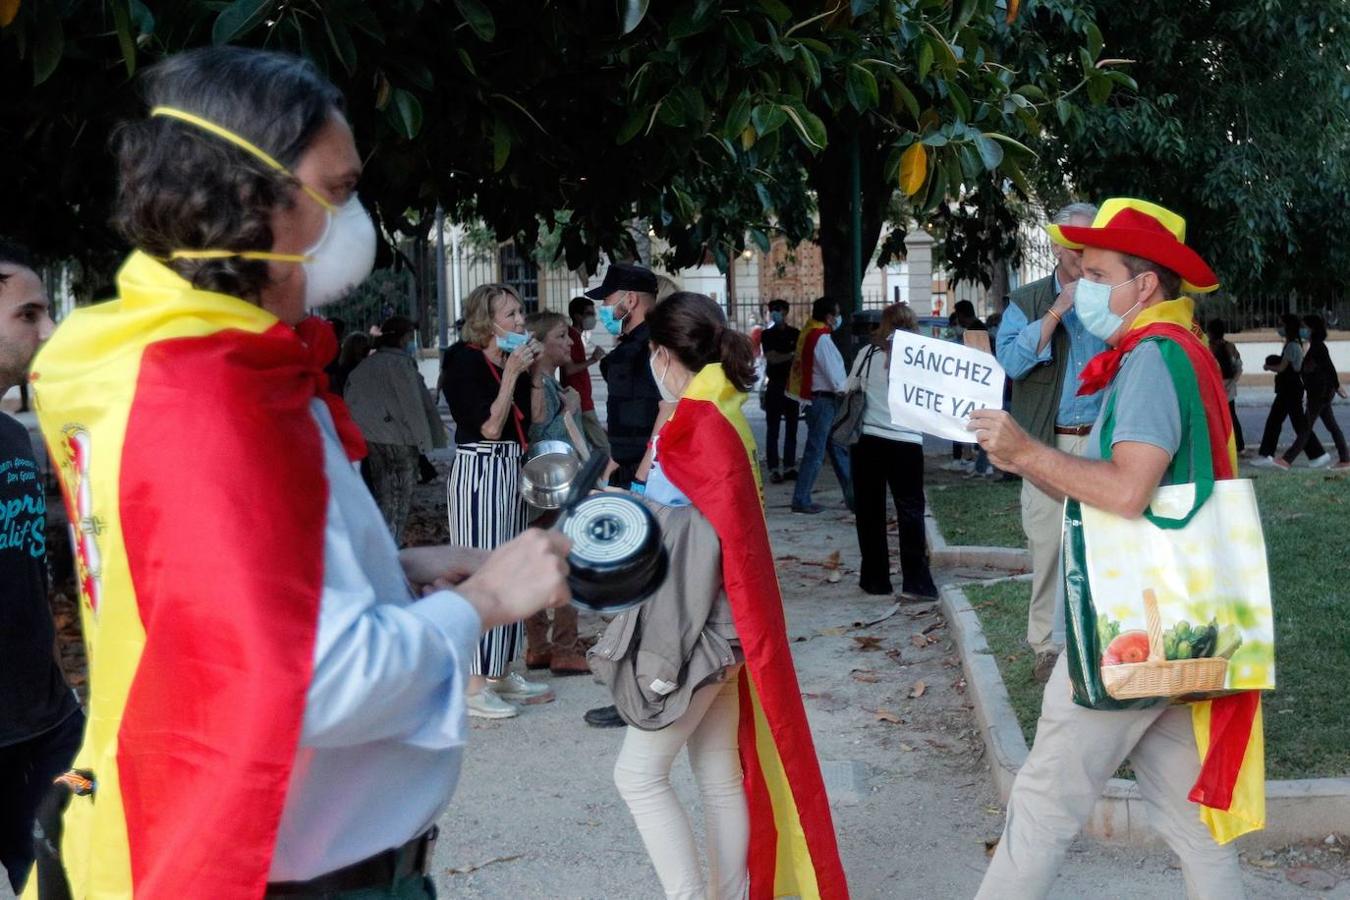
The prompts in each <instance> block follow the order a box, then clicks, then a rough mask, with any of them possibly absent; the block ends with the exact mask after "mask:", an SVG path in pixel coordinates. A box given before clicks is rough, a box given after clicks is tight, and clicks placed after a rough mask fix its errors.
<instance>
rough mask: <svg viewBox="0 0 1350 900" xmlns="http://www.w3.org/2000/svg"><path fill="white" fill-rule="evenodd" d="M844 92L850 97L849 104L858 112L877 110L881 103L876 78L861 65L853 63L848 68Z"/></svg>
mask: <svg viewBox="0 0 1350 900" xmlns="http://www.w3.org/2000/svg"><path fill="white" fill-rule="evenodd" d="M844 91H845V93H846V94H847V95H848V102H849V103H852V104H853V108H854V109H856V110H857V111H858V112H866V111H867V110H869V109H875V108H876V107H877V106H878V105H879V104H880V102H881V100H880V95H879V93H878V91H877V79H876V76H875V75H873V74H872V73H871V72H869V71H868V70H867V68H866V67H865V66H862V65H860V64H859V63H852V64H851V65H850V66H849V67H848V76H847V78H846V80H845V82H844Z"/></svg>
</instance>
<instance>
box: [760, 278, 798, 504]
mask: <svg viewBox="0 0 1350 900" xmlns="http://www.w3.org/2000/svg"><path fill="white" fill-rule="evenodd" d="M787 314H788V303H787V301H786V300H782V299H777V300H770V301H769V324H768V327H766V328H765V329H764V331H763V332H762V333H761V334H760V337H759V345H760V348H761V349H762V350H763V351H764V375H765V385H764V417H765V419H766V420H767V425H768V435H767V440H766V443H767V444H768V449H767V451H766V452H767V454H768V460H767V461H768V464H769V480H770V481H772V482H773V483H774V484H781V483H782V482H783V481H784V480H787V481H794V480H795V479H796V478H797V420H798V419H799V418H801V414H802V413H801V407H800V406H799V405H798V404H797V401H796V400H793V399H792V398H791V397H789V396H788V395H787V383H788V376H789V375H790V374H791V373H792V361H793V359H795V358H796V356H797V337H798V335H800V333H801V332H799V331H798V330H797V329H796V328H793V327H792V326H791V325H789V324H788V323H787ZM780 425H782V427H783V430H784V431H785V432H786V436H785V438H784V441H783V456H782V460H781V467H780V460H779V456H778V430H779V426H780ZM784 469H786V470H787V471H783V470H784Z"/></svg>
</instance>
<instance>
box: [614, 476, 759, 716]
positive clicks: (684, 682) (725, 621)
mask: <svg viewBox="0 0 1350 900" xmlns="http://www.w3.org/2000/svg"><path fill="white" fill-rule="evenodd" d="M646 505H647V508H648V509H650V510H651V511H652V514H653V515H655V516H656V519H657V521H658V522H659V523H660V524H661V532H662V533H661V541H662V543H663V544H664V546H665V548H666V553H667V554H668V555H669V557H670V573H669V575H667V576H666V580H665V582H664V583H663V584H662V585H661V587H660V588H658V589H657V591H656V593H655V594H653V595H652V596H651V597H650V598H648V600H647V602H646V603H644V604H642V605H641V606H639V607H637V608H635V609H630V610H628V611H627V612H624V613H621V614H620V615H619V616H618V617H617V618H615V619H614V621H613V622H610V624H609V627H608V628H606V629H605V633H604V634H603V635H602V636H601V637H600V640H599V641H598V642H597V643H596V645H595V646H594V647H592V648H591V650H590V652H589V653H587V659H588V660H589V661H590V664H591V671H593V672H594V673H595V674H596V675H597V676H598V677H599V678H600V680H601V681H603V682H604V683H605V685H607V686H608V687H609V690H610V693H611V694H613V696H614V705H615V707H617V708H618V710H619V715H620V716H622V717H623V720H624V721H625V722H627V723H628V724H629V725H632V726H634V727H636V728H641V729H643V730H644V731H656V730H658V729H661V728H665V727H666V726H667V725H669V724H671V723H672V722H674V721H675V720H676V719H678V718H679V717H680V716H682V715H684V711H685V710H686V709H688V708H689V699H690V698H691V697H692V696H693V694H694V691H695V690H697V689H698V688H700V687H703V686H704V685H706V684H712V683H716V682H721V681H723V680H724V679H725V678H726V673H727V670H728V669H730V668H731V667H732V666H735V665H736V664H737V663H739V662H740V661H741V654H740V642H739V641H738V640H737V638H736V627H735V625H734V624H733V622H732V616H731V604H730V603H729V602H728V600H727V595H726V592H725V591H724V590H723V589H722V545H721V542H720V541H719V540H718V537H717V532H716V531H714V530H713V527H712V525H711V524H709V523H708V520H707V519H705V518H704V517H703V515H702V514H701V513H699V511H698V510H696V509H694V508H693V507H692V506H682V507H671V506H664V505H662V504H660V503H654V502H650V501H646Z"/></svg>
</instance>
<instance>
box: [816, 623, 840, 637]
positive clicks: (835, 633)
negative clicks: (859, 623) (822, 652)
mask: <svg viewBox="0 0 1350 900" xmlns="http://www.w3.org/2000/svg"><path fill="white" fill-rule="evenodd" d="M846 631H848V629H847V628H845V627H844V626H842V625H835V626H833V627H831V628H822V629H820V631H819V632H817V633H818V634H821V635H824V636H825V637H839V636H840V635H841V634H843V633H844V632H846Z"/></svg>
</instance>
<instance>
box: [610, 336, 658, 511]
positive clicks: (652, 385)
mask: <svg viewBox="0 0 1350 900" xmlns="http://www.w3.org/2000/svg"><path fill="white" fill-rule="evenodd" d="M648 340H649V331H648V328H647V323H646V322H643V323H642V324H641V325H639V326H637V327H636V328H634V329H633V330H632V331H630V332H628V334H625V335H623V336H622V337H620V338H619V343H618V344H617V345H616V346H615V347H614V349H613V350H611V351H610V353H609V355H608V356H606V357H605V358H604V359H602V360H600V374H601V376H603V377H604V379H605V384H606V385H608V387H609V397H608V399H607V400H606V401H605V411H606V415H607V416H608V420H609V421H608V425H607V427H606V430H607V431H608V432H609V447H610V450H609V453H610V456H611V457H612V458H613V460H614V461H615V462H616V463H618V464H619V466H620V468H621V469H626V470H628V477H629V478H631V477H632V470H635V469H636V468H637V465H638V464H639V463H641V462H642V456H643V454H645V453H646V452H647V441H648V440H650V439H651V436H652V428H653V427H655V425H656V416H657V413H658V412H659V411H660V404H661V392H660V391H659V390H657V388H656V379H655V378H653V377H652V367H651V363H650V362H649V360H650V358H651V350H650V349H649V347H648V343H647V342H648ZM619 481H620V479H611V483H615V484H618V483H619Z"/></svg>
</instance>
